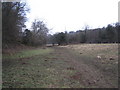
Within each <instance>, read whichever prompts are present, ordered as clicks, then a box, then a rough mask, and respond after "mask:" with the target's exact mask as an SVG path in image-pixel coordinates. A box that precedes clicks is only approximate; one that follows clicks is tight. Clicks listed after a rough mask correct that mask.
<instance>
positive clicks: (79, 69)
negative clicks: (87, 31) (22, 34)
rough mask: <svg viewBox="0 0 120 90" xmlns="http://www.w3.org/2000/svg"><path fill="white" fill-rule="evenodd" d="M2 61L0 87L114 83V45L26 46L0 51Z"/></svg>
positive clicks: (115, 73)
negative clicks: (14, 51)
mask: <svg viewBox="0 0 120 90" xmlns="http://www.w3.org/2000/svg"><path fill="white" fill-rule="evenodd" d="M98 56H100V57H101V58H98ZM2 62H3V65H2V68H3V73H2V78H3V88H105V87H106V88H114V87H117V86H118V45H117V44H77V45H67V46H55V47H49V48H37V49H29V50H28V49H27V50H21V51H17V52H16V53H13V54H3V61H2Z"/></svg>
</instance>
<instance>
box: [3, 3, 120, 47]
mask: <svg viewBox="0 0 120 90" xmlns="http://www.w3.org/2000/svg"><path fill="white" fill-rule="evenodd" d="M28 11H29V9H28V8H27V6H26V3H23V2H2V46H3V48H6V47H7V46H8V45H10V44H12V45H14V44H25V45H29V46H42V45H45V44H46V43H52V44H53V45H54V44H56V43H57V44H59V45H66V44H77V43H120V23H116V24H115V25H110V24H109V25H108V26H107V27H103V28H98V29H88V28H87V27H86V28H85V30H78V31H76V32H74V31H71V32H67V31H65V32H60V33H56V34H54V35H50V34H48V31H49V29H48V28H47V26H46V24H45V23H44V22H43V21H41V20H38V19H35V20H34V21H33V22H32V26H31V30H28V29H25V30H23V28H26V26H25V22H26V21H27V18H26V13H27V12H28Z"/></svg>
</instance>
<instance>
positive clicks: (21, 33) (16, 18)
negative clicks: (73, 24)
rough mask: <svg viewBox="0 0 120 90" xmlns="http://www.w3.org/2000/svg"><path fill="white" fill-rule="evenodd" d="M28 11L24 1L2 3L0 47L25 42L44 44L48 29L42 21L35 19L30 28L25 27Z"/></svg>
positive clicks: (27, 43) (32, 44)
mask: <svg viewBox="0 0 120 90" xmlns="http://www.w3.org/2000/svg"><path fill="white" fill-rule="evenodd" d="M28 11H29V9H28V7H27V5H26V3H23V2H3V3H2V47H3V48H7V47H9V45H15V44H17V45H18V44H25V45H31V46H38V45H44V44H46V42H47V41H46V40H47V33H48V31H49V29H48V28H47V26H46V24H45V23H44V22H43V21H40V20H37V19H35V20H34V21H33V22H32V26H31V30H28V29H25V30H23V28H26V26H25V22H26V21H27V18H26V13H27V12H28Z"/></svg>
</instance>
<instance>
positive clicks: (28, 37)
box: [23, 29, 33, 45]
mask: <svg viewBox="0 0 120 90" xmlns="http://www.w3.org/2000/svg"><path fill="white" fill-rule="evenodd" d="M32 42H33V41H32V32H31V31H30V30H28V29H26V30H25V31H24V33H23V44H26V45H32Z"/></svg>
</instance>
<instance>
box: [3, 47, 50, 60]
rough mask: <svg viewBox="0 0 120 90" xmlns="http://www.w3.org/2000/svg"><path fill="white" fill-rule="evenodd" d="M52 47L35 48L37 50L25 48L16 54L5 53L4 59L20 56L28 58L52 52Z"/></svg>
mask: <svg viewBox="0 0 120 90" xmlns="http://www.w3.org/2000/svg"><path fill="white" fill-rule="evenodd" d="M51 50H52V49H50V48H49V49H48V48H47V49H35V50H33V49H32V50H23V51H20V52H18V53H16V54H11V55H3V59H19V58H27V57H32V56H35V55H42V54H46V53H49V52H51Z"/></svg>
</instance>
